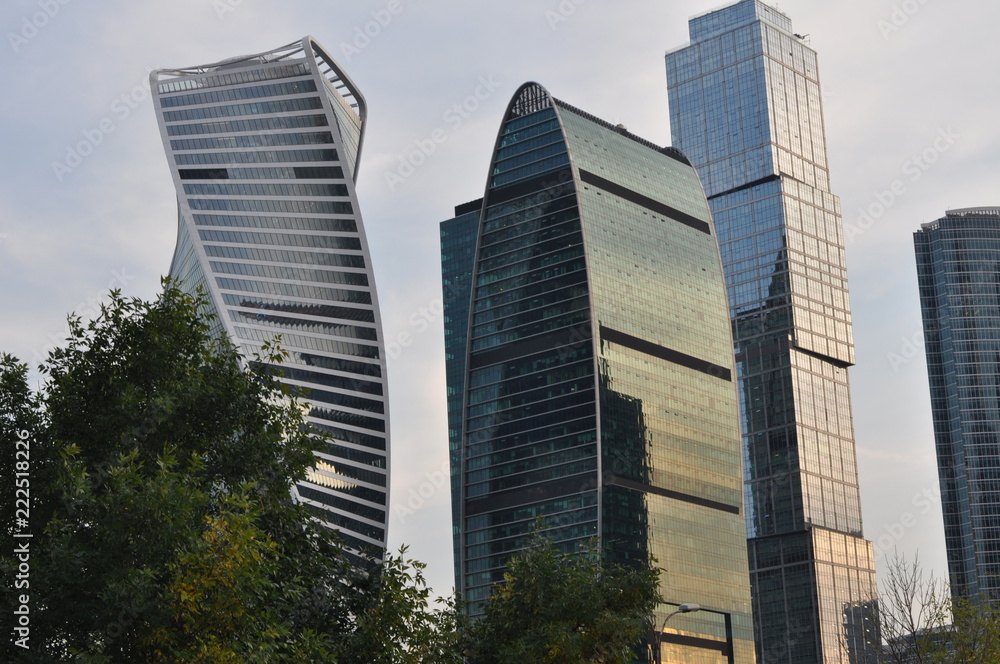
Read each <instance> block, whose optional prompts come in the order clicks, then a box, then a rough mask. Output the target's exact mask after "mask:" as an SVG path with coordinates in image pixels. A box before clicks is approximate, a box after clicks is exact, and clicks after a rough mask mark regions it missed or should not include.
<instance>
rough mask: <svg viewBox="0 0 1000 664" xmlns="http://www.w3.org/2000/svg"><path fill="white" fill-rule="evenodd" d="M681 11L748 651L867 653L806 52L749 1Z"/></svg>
mask: <svg viewBox="0 0 1000 664" xmlns="http://www.w3.org/2000/svg"><path fill="white" fill-rule="evenodd" d="M689 27H690V36H691V43H690V44H689V45H687V46H684V47H682V48H679V49H676V50H674V51H672V52H669V53H668V54H667V57H666V65H667V84H668V89H669V96H670V126H671V134H672V140H673V143H674V145H676V146H677V147H679V148H680V149H682V150H684V152H685V153H686V154H687V155H688V156H689V157H690V159H691V161H692V162H693V163H694V165H695V166H696V167H697V169H698V173H699V175H700V176H701V178H702V182H703V183H704V185H705V190H706V193H707V195H708V200H709V204H710V206H711V209H712V213H713V216H714V218H715V224H716V230H717V232H718V237H719V245H720V249H721V252H722V261H723V265H724V267H725V275H726V287H727V290H728V298H729V306H730V315H731V318H732V329H733V336H734V343H735V351H736V362H737V364H736V366H737V371H738V374H739V389H740V394H741V400H740V411H741V419H742V424H743V441H744V454H745V463H744V469H745V477H746V484H745V492H746V505H747V515H746V516H747V532H748V536H749V540H748V545H749V553H750V569H751V588H752V591H753V601H754V617H755V628H756V630H757V632H756V635H757V646H758V658H759V660H760V661H761V662H766V663H771V662H776V663H777V662H780V663H782V664H786V663H787V664H791V663H793V662H795V663H799V662H802V663H806V662H809V663H818V662H824V663H826V664H833V663H834V662H836V663H838V664H839V663H840V662H848V661H849V662H859V661H868V660H869V659H870V658H871V657H872V656H873V653H874V647H875V645H876V644H878V620H877V618H878V616H877V605H876V603H875V602H874V598H875V569H874V556H873V549H872V546H871V543H870V542H868V541H866V540H865V539H863V536H862V529H861V510H860V498H859V491H858V478H857V459H856V453H855V445H854V432H853V422H852V416H851V402H850V390H849V384H848V377H847V368H848V367H849V366H851V365H852V364H853V363H854V345H853V339H852V332H851V314H850V303H849V298H848V292H847V272H846V269H845V259H844V242H843V231H842V223H841V217H840V203H839V200H838V199H837V197H835V196H834V195H833V194H831V193H830V184H829V173H828V167H827V160H826V144H825V137H824V129H823V112H822V105H821V97H820V85H819V77H818V68H817V61H816V53H815V51H813V50H812V49H811V48H809V46H808V45H807V43H806V42H805V41H804V38H803V37H801V36H798V35H795V34H794V33H792V26H791V21H790V20H789V18H788V17H787V16H785V15H784V14H782V13H781V12H779V11H777V10H775V9H773V8H771V7H769V6H767V5H765V4H764V3H762V2H760V1H759V0H742V1H741V2H738V3H736V4H733V5H730V6H728V7H724V8H722V9H719V10H715V11H712V12H709V13H707V14H704V15H701V16H697V17H695V18H693V19H691V21H690V25H689Z"/></svg>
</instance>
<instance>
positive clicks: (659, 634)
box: [653, 602, 701, 664]
mask: <svg viewBox="0 0 1000 664" xmlns="http://www.w3.org/2000/svg"><path fill="white" fill-rule="evenodd" d="M695 611H701V605H700V604H695V603H694V602H685V603H684V604H681V605H680V606H678V607H677V609H676V610H674V611H673V612H672V613H670V614H668V615H667V617H666V618H664V619H663V624H662V625H660V629H658V630H657V631H656V632H655V633H654V634H653V644H654V647H655V648H656V664H662V660H661V657H660V643H661V642H662V641H663V630H665V629H666V628H667V621H668V620H670V619H671V618H673V617H674V616H676V615H677V614H678V613H694V612H695Z"/></svg>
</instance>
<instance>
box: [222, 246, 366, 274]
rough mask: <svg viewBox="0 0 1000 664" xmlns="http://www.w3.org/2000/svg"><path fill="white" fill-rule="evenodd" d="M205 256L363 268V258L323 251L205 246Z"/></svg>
mask: <svg viewBox="0 0 1000 664" xmlns="http://www.w3.org/2000/svg"><path fill="white" fill-rule="evenodd" d="M205 253H206V255H208V256H210V257H213V258H236V259H243V260H251V261H269V262H272V263H294V264H297V265H324V266H328V267H348V268H364V266H365V262H364V256H354V255H349V254H331V253H328V252H325V251H322V252H321V251H287V250H284V249H257V248H253V247H233V246H226V245H214V244H209V245H205Z"/></svg>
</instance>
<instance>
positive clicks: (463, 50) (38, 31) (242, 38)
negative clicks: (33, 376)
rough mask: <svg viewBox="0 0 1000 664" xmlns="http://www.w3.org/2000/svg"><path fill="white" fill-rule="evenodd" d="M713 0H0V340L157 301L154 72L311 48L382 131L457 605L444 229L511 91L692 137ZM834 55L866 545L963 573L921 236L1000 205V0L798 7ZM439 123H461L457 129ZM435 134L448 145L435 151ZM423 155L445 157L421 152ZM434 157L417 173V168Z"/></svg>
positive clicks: (410, 530)
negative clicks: (688, 51) (335, 68)
mask: <svg viewBox="0 0 1000 664" xmlns="http://www.w3.org/2000/svg"><path fill="white" fill-rule="evenodd" d="M717 6H718V3H717V0H670V1H666V0H660V1H653V0H616V1H615V2H610V0H538V1H531V0H507V1H506V2H502V3H500V2H478V1H474V0H473V1H469V0H465V1H462V2H460V1H458V0H436V1H435V2H431V1H430V0H355V1H353V2H350V3H348V2H343V1H341V2H320V1H319V0H286V1H285V2H281V3H278V2H269V3H264V2H262V1H261V0H172V1H171V2H169V3H168V2H162V1H161V2H134V1H125V0H105V1H103V2H101V3H99V4H98V3H87V2H83V1H82V0H5V2H3V3H2V6H0V32H2V34H3V43H2V44H0V82H2V86H0V89H2V91H3V92H2V94H0V150H2V152H0V285H2V287H0V351H2V352H9V353H13V354H14V355H17V356H18V357H20V358H21V359H22V360H24V361H26V362H28V363H29V364H31V365H32V366H34V365H37V364H38V362H39V361H40V360H41V359H42V358H43V357H44V356H45V354H46V353H47V351H48V349H50V348H52V347H53V344H57V343H59V342H60V340H61V339H62V338H63V337H64V336H65V334H64V333H65V330H66V322H65V319H66V315H67V313H69V312H71V311H76V312H77V313H79V314H81V315H83V316H84V317H85V318H87V317H89V316H92V315H93V314H94V312H95V311H96V309H97V306H98V304H99V302H100V301H101V300H102V299H104V298H106V295H107V292H108V290H109V289H110V288H121V289H122V290H123V291H124V292H125V293H126V294H127V295H134V296H139V297H143V298H147V299H148V298H152V297H154V296H155V294H156V292H157V291H158V289H159V283H160V282H159V280H160V277H161V276H162V275H164V274H166V273H167V271H168V270H169V267H170V259H171V256H172V254H173V248H174V243H175V239H176V223H177V221H176V220H177V216H176V214H177V213H176V204H175V194H174V191H173V185H172V182H171V179H170V175H169V172H168V169H167V162H166V159H165V156H164V153H163V148H162V145H161V143H160V136H159V133H158V130H157V126H156V118H155V115H154V111H153V107H152V103H151V101H150V97H149V92H148V72H149V71H151V70H154V69H159V68H170V69H175V68H179V67H187V66H192V65H197V64H203V63H209V62H215V61H218V60H222V59H225V58H229V57H234V56H238V55H244V54H252V53H257V52H261V51H267V50H271V49H273V48H276V47H278V46H282V45H284V44H288V43H291V42H294V41H296V40H298V39H300V38H302V37H303V36H305V35H307V34H311V35H313V36H314V37H315V38H316V40H317V41H319V43H320V44H322V45H324V46H325V47H326V49H327V51H328V52H329V53H330V54H331V55H333V57H334V58H336V59H337V60H338V61H339V62H340V64H341V65H342V67H343V68H344V69H345V70H346V71H347V73H348V74H349V76H350V77H351V78H352V79H353V80H354V81H355V83H356V84H357V85H358V86H359V87H360V89H361V92H362V94H363V95H364V96H365V98H366V100H367V102H368V108H369V119H368V125H367V134H366V137H365V144H364V151H363V154H362V159H361V166H360V177H359V182H358V195H359V200H360V203H361V212H362V215H363V218H364V223H365V227H366V230H367V234H368V240H369V244H370V246H371V249H372V253H373V264H374V269H375V273H376V283H377V287H378V291H379V299H380V304H381V309H382V319H383V324H384V327H385V330H384V332H385V337H386V339H387V340H388V342H389V343H390V349H389V358H390V365H389V381H390V386H389V395H390V406H391V445H392V450H391V454H392V461H391V472H392V478H391V482H392V485H391V497H390V503H391V507H390V510H391V516H390V522H389V539H390V545H391V547H392V548H398V547H399V546H401V545H403V544H406V545H407V546H408V547H409V550H408V556H412V557H413V558H416V559H418V560H422V561H424V562H426V563H427V564H428V567H427V572H426V573H427V578H428V581H429V583H430V585H431V586H432V587H433V588H434V589H435V590H436V591H437V592H439V593H442V594H446V593H448V592H449V591H450V589H451V586H452V583H453V577H452V561H451V535H450V533H451V524H450V512H449V503H450V495H449V492H448V489H447V481H446V475H447V427H446V403H445V378H444V376H445V373H444V343H443V333H442V322H441V308H440V302H441V285H440V252H439V247H438V223H439V222H440V221H441V220H443V219H446V218H448V217H450V216H452V214H453V209H454V206H455V205H456V204H459V203H464V202H466V201H470V200H473V199H476V198H479V197H480V196H482V194H483V190H484V188H485V185H486V175H487V170H488V168H489V158H490V153H491V151H492V148H493V144H494V140H495V137H496V132H497V130H498V128H499V124H500V121H501V117H502V114H503V112H504V110H505V108H506V105H507V103H508V102H509V100H510V98H511V96H512V95H513V94H514V92H515V91H516V90H517V88H518V87H519V86H520V85H521V84H522V83H524V82H526V81H537V82H539V83H541V84H542V85H544V86H546V87H547V88H548V89H549V91H550V92H551V93H552V94H553V95H554V96H556V97H558V98H560V99H562V100H564V101H566V102H568V103H570V104H572V105H574V106H577V107H579V108H582V109H583V110H585V111H587V112H589V113H591V114H593V115H596V116H598V117H600V118H603V119H605V120H608V121H610V122H612V123H614V124H618V123H622V124H625V125H626V126H627V127H628V129H629V130H630V131H631V132H632V133H635V134H638V135H639V136H642V137H643V138H646V139H648V140H651V141H653V142H655V143H657V144H660V145H668V144H669V143H670V127H669V121H668V105H667V91H666V81H665V79H666V75H665V69H664V61H663V55H664V52H665V51H666V50H670V49H673V48H675V47H677V46H681V45H683V44H685V43H687V41H688V34H687V21H688V19H689V18H690V17H691V16H694V15H697V14H700V13H703V12H705V11H708V10H711V9H714V8H716V7H717ZM777 7H778V8H779V9H780V10H782V11H783V12H785V13H786V14H788V15H789V16H790V17H791V19H792V21H793V27H794V30H795V32H797V33H799V34H803V35H808V37H807V39H808V41H809V42H810V44H811V46H812V47H813V48H814V49H816V50H817V51H818V53H819V62H820V78H821V83H822V90H823V103H824V119H825V123H826V137H827V146H828V151H829V161H830V173H831V181H832V188H833V192H834V193H835V194H837V195H838V196H840V198H841V204H842V209H843V213H844V223H845V236H846V238H847V260H848V275H849V279H850V288H851V301H852V306H853V314H854V337H855V343H856V352H857V366H855V367H854V368H853V369H851V371H850V377H851V384H852V396H853V403H854V418H855V430H856V438H857V450H858V464H859V477H860V484H861V498H862V509H863V516H864V529H865V535H866V537H867V538H868V539H871V540H872V541H873V542H874V543H875V549H876V554H877V556H878V569H879V572H880V573H882V575H883V576H884V570H885V569H886V563H887V561H888V559H890V558H892V556H893V555H894V552H895V551H898V552H899V553H900V554H901V555H903V556H906V557H911V558H912V557H913V556H914V555H915V554H917V555H919V557H920V560H921V561H922V564H923V566H924V567H925V568H928V569H929V570H931V571H933V572H934V573H936V574H938V575H944V574H945V569H946V568H945V553H944V541H943V526H942V522H941V513H940V505H939V502H938V500H937V471H936V464H935V460H934V453H933V435H932V429H931V419H930V410H929V403H930V399H929V396H928V388H927V378H926V367H925V362H924V355H923V346H922V332H921V324H920V311H919V301H918V297H917V283H916V270H915V267H914V258H913V242H912V233H913V232H914V231H915V230H917V229H918V228H919V226H920V224H921V223H926V222H930V221H933V220H935V219H937V218H940V217H942V216H944V213H945V211H946V210H949V209H956V208H965V207H979V206H997V205H1000V200H998V199H1000V194H998V193H997V191H996V184H997V170H998V165H1000V123H998V122H997V121H996V118H997V108H1000V85H997V80H996V79H997V76H998V74H997V72H998V71H1000V67H998V65H1000V50H998V49H997V48H996V46H995V39H996V37H995V26H996V25H998V24H1000V4H997V3H994V2H987V1H975V0H952V1H951V2H947V3H946V2H944V1H943V0H825V1H824V2H819V1H818V0H785V1H783V2H781V3H778V4H777ZM438 130H440V131H438ZM433 136H436V137H438V138H439V139H441V138H442V137H443V139H442V140H437V141H434V140H431V138H432V137H433ZM420 146H423V150H424V154H423V158H422V159H421V158H419V157H413V156H412V154H413V152H414V150H418V149H420ZM416 162H420V163H419V165H417V166H415V167H413V164H414V163H416Z"/></svg>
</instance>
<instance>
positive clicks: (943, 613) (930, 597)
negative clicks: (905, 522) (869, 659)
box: [879, 555, 1000, 664]
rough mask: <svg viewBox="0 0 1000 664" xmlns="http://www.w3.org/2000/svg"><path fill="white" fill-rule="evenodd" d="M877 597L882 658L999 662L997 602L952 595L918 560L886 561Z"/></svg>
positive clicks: (916, 663) (941, 663)
mask: <svg viewBox="0 0 1000 664" xmlns="http://www.w3.org/2000/svg"><path fill="white" fill-rule="evenodd" d="M882 588H883V589H882V593H881V596H880V599H879V605H880V607H879V608H880V616H881V628H882V637H883V640H884V641H885V645H884V648H883V661H885V662H892V663H895V664H945V663H951V662H962V663H963V664H995V663H996V662H1000V606H998V605H997V604H996V603H995V602H990V601H989V600H988V599H986V598H963V597H952V596H951V594H950V593H949V591H948V586H947V584H946V583H944V582H943V581H940V580H938V579H935V578H934V577H932V576H925V574H924V571H923V569H922V568H921V566H920V561H919V559H918V558H916V557H914V559H913V561H912V562H910V561H908V560H905V559H903V558H901V557H899V556H898V555H897V556H896V557H894V558H893V559H892V561H891V562H890V564H889V568H888V574H887V576H886V577H885V579H884V580H883V582H882Z"/></svg>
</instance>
